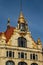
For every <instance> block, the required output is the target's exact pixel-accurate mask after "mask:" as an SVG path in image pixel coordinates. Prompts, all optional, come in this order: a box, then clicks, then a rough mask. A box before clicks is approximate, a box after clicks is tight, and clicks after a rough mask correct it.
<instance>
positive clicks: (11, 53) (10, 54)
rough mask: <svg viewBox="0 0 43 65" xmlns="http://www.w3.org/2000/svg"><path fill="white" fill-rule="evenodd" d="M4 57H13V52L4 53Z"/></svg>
mask: <svg viewBox="0 0 43 65" xmlns="http://www.w3.org/2000/svg"><path fill="white" fill-rule="evenodd" d="M6 56H7V57H14V52H12V51H7V52H6Z"/></svg>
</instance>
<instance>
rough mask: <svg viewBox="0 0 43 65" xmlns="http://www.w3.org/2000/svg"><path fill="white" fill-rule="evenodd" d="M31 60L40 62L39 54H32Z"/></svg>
mask: <svg viewBox="0 0 43 65" xmlns="http://www.w3.org/2000/svg"><path fill="white" fill-rule="evenodd" d="M30 59H31V60H38V56H37V54H30Z"/></svg>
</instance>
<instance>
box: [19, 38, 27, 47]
mask: <svg viewBox="0 0 43 65" xmlns="http://www.w3.org/2000/svg"><path fill="white" fill-rule="evenodd" d="M26 42H27V41H26V39H25V38H23V37H19V38H18V46H19V47H26V46H27V43H26Z"/></svg>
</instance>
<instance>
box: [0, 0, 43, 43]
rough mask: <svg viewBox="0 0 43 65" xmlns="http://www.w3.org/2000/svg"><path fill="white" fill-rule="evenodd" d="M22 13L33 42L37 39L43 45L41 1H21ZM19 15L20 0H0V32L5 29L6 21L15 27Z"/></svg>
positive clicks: (42, 3) (42, 8) (42, 10)
mask: <svg viewBox="0 0 43 65" xmlns="http://www.w3.org/2000/svg"><path fill="white" fill-rule="evenodd" d="M22 11H23V14H24V17H25V18H26V19H27V21H28V26H29V30H30V32H31V34H32V37H33V38H34V40H37V39H38V38H39V37H40V39H41V41H42V43H43V0H22ZM19 14H20V0H0V32H2V31H5V30H6V28H7V19H8V18H10V24H11V26H13V27H15V26H16V25H17V21H18V17H19Z"/></svg>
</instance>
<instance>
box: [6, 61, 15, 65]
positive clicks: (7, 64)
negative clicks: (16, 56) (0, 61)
mask: <svg viewBox="0 0 43 65" xmlns="http://www.w3.org/2000/svg"><path fill="white" fill-rule="evenodd" d="M6 65H15V63H14V62H13V61H7V62H6Z"/></svg>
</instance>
